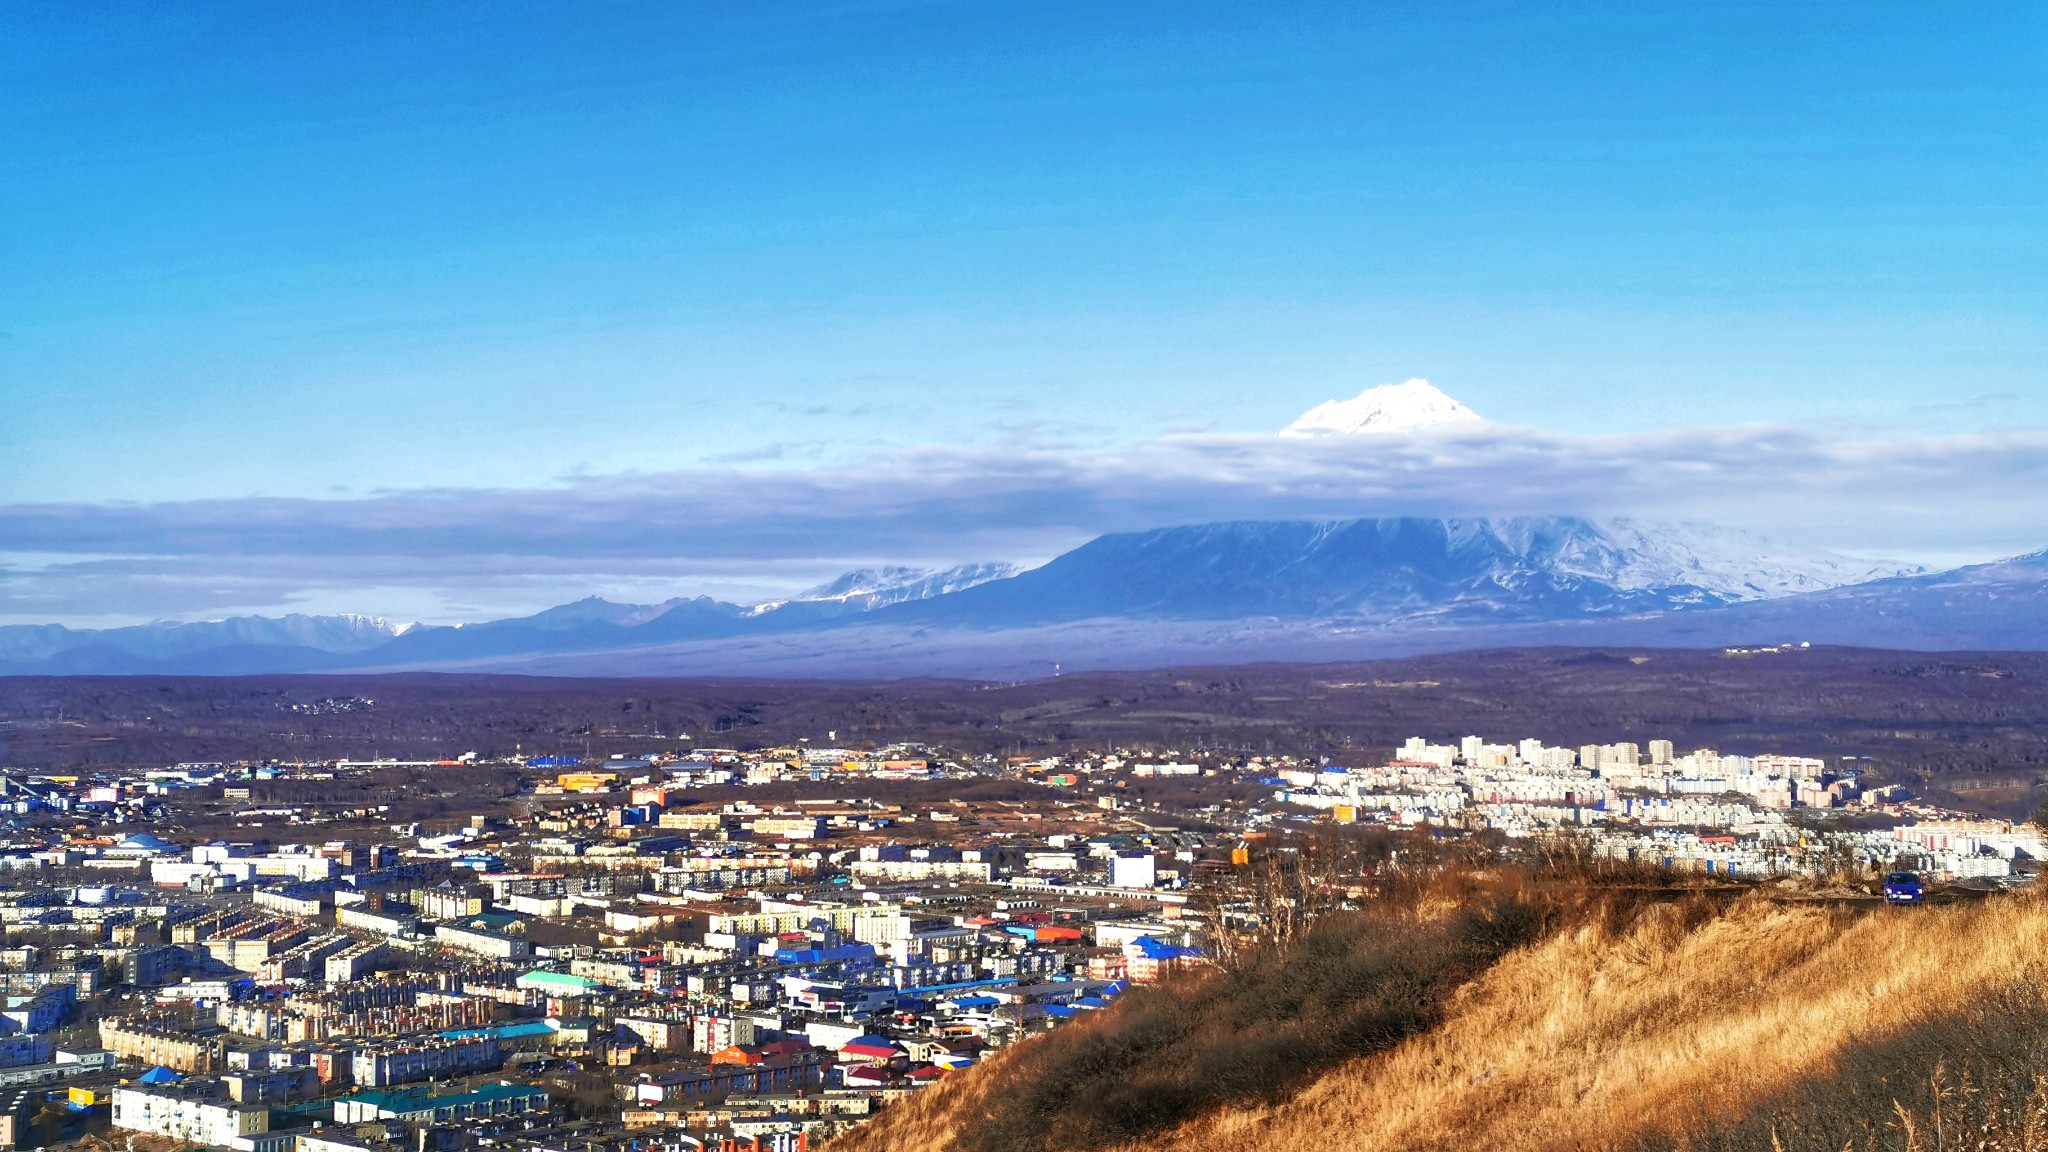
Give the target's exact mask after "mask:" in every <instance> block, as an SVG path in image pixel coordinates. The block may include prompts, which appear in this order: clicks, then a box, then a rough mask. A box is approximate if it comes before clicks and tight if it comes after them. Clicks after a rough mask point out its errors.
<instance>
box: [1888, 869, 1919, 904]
mask: <svg viewBox="0 0 2048 1152" xmlns="http://www.w3.org/2000/svg"><path fill="white" fill-rule="evenodd" d="M1926 895H1927V886H1926V885H1925V884H1922V883H1921V882H1920V877H1918V876H1915V875H1913V874H1912V873H1911V872H1894V873H1892V874H1891V875H1889V876H1886V877H1885V878H1884V898H1885V902H1886V903H1888V904H1918V903H1919V902H1920V901H1921V899H1922V898H1923V897H1925V896H1926Z"/></svg>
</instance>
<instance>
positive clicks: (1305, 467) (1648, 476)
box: [0, 424, 2048, 620]
mask: <svg viewBox="0 0 2048 1152" xmlns="http://www.w3.org/2000/svg"><path fill="white" fill-rule="evenodd" d="M2043 492H2048V432H2044V431H2006V432H1995V433H1982V434H1975V435H1967V436H1938V437H1937V436H1926V437H1919V436H1910V435H1900V434H1876V433H1871V432H1868V431H1864V430H1859V429H1854V428H1826V427H1783V426H1768V427H1766V426H1759V427H1738V428H1713V429H1691V430H1683V431H1676V432H1665V433H1655V434H1641V435H1630V436H1609V437H1575V436H1564V435H1558V434H1554V433H1547V432H1541V431H1537V430H1533V429H1527V428H1514V427H1505V426H1500V425H1492V424H1481V425H1459V426H1447V427H1445V428H1442V429H1431V430H1427V431H1423V432H1418V433H1411V434H1406V435H1385V436H1378V435H1375V436H1356V437H1333V438H1324V439H1315V440H1299V439H1291V440H1282V439H1277V438H1271V437H1244V436H1215V435H1192V436H1173V437H1167V438H1164V439H1160V440H1155V441H1150V442H1146V443H1141V444H1137V445H1132V446H1129V447H1127V448H1124V449H1121V450H1115V451H1109V450H1075V449H1060V448H1053V447H1040V448H1011V449H1003V450H993V449H990V450H966V449H945V448H922V449H916V450H911V451H902V452H894V453H890V454H886V455H881V456H878V457H877V458H875V459H873V460H871V461H867V462H864V463H862V464H860V465H857V466H834V467H825V468H815V469H808V470H805V469H784V468H739V467H732V468H703V469H693V470H687V471H678V472H669V473H661V474H636V475H614V476H603V477H592V478H581V479H576V480H573V481H570V482H565V483H561V484H556V485H551V486H548V487H538V488H531V489H435V490H421V491H409V492H395V493H389V494H385V495H380V496H376V497H372V498H367V499H353V500H306V499H271V498H254V499H246V500H205V501H189V502H180V503H163V504H119V505H102V504H94V505H87V504H15V505H0V541H4V542H5V547H6V548H7V549H8V550H9V551H10V552H11V553H13V554H16V555H18V556H31V555H32V556H34V557H35V562H34V563H33V564H30V563H24V562H20V561H17V562H16V563H15V564H14V565H13V566H11V567H7V568H0V597H4V604H0V616H4V617H5V618H8V619H12V620H23V619H85V618H92V619H106V618H109V617H136V618H142V617H154V616H160V615H177V614H185V613H217V612H221V611H230V610H255V609H273V608H279V607H284V606H301V607H303V606H307V605H308V604H310V603H312V601H310V600H309V594H310V591H311V590H313V589H324V590H326V594H327V595H329V596H332V595H343V596H345V595H346V594H347V593H348V591H349V590H350V589H360V590H362V591H363V593H364V594H365V595H366V596H367V595H368V594H369V593H371V592H372V591H374V592H375V593H376V596H377V597H379V598H381V599H382V600H383V601H387V602H388V601H394V600H395V601H398V602H400V603H403V604H417V603H423V602H425V601H426V600H430V601H431V602H432V603H433V604H437V605H439V606H440V607H439V608H438V609H429V614H435V613H436V612H438V613H439V614H444V615H445V614H454V615H461V614H465V613H467V612H472V611H473V612H475V613H478V614H492V613H496V612H500V611H503V610H505V608H506V607H507V606H509V605H515V604H517V605H524V606H528V607H539V606H541V605H543V604H545V603H548V602H551V601H552V600H553V599H556V598H559V597H560V596H561V595H562V594H563V593H565V592H571V591H575V590H577V589H582V590H586V591H587V590H589V589H591V588H593V587H597V586H609V587H619V586H629V587H635V588H657V587H661V588H667V589H668V590H669V591H671V592H673V593H685V592H693V591H696V590H697V589H698V588H699V587H707V586H709V587H745V586H749V585H754V586H760V587H763V588H766V587H769V586H772V585H778V584H787V583H793V582H796V581H800V580H809V579H813V578H815V577H816V576H818V575H819V574H820V573H825V572H829V571H831V570H833V569H834V568H837V567H843V566H848V565H854V564H864V563H873V562H877V561H894V560H901V561H911V562H921V561H950V560H969V559H1020V558H1021V559H1028V558H1035V557H1044V556H1047V555H1050V554H1052V553H1054V552H1056V551H1059V550H1061V549H1063V548H1065V547H1069V546H1071V545H1073V544H1075V543H1078V542H1080V541H1081V540H1083V539H1086V538H1087V537H1090V536H1093V535H1096V534H1098V533H1102V532H1108V531H1119V530H1129V529H1139V528H1151V527H1158V526H1162V525H1167V524H1176V523H1189V522H1198V521H1208V520H1227V519H1264V518H1336V517H1353V516H1379V515H1509V514H1547V513H1573V514H1585V515H1609V514H1628V515H1637V516H1648V517H1660V518H1681V519H1701V520H1710V521H1714V522H1717V523H1722V524H1727V525H1730V526H1734V527H1741V528H1749V529H1753V530H1756V531H1760V532H1764V533H1766V534H1770V535H1775V536H1779V537H1782V538H1787V539H1791V540H1804V541H1808V542H1811V543H1813V544H1814V545H1816V546H1821V547H1828V548H1835V549H1846V550H1851V551H1863V552H1868V553H1876V554H1892V555H1903V556H1906V557H1908V558H1918V557H1928V556H1936V557H1939V556H1952V555H1958V554H1979V555H1991V554H1997V553H2002V552H2010V551H2018V550H2023V549H2027V548H2035V547H2040V546H2042V545H2044V544H2048V501H2044V500H2042V499H2041V496H2040V494H2041V493H2043ZM669 582H673V584H671V583H669ZM405 589H413V590H417V591H418V592H419V593H420V595H419V596H411V597H409V596H408V595H407V594H405V592H404V591H403V590H405ZM576 594H581V593H580V592H576ZM423 598H424V599H423ZM316 599H317V598H316ZM317 606H321V607H324V606H325V605H324V604H320V605H317ZM353 607H356V608H358V609H360V610H366V611H378V610H383V608H384V605H383V604H381V603H363V604H359V605H353ZM400 610H401V611H402V610H403V609H400Z"/></svg>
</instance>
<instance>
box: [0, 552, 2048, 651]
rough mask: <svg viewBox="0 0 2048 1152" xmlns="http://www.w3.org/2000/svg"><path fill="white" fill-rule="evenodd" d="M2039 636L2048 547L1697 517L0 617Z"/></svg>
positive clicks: (844, 644)
mask: <svg viewBox="0 0 2048 1152" xmlns="http://www.w3.org/2000/svg"><path fill="white" fill-rule="evenodd" d="M1788 640H1790V641H1799V640H1811V641H1813V642H1816V643H1830V644H1856V645H1868V646H1873V647H1890V648H1923V649H1940V648H2048V552H2044V553H2036V554H2034V555H2031V556H2022V557H2017V558H2014V559H2011V560H2006V561H2001V562H1999V563H1996V564H1986V565H1978V566H1974V567H1970V568H1961V569H1956V570H1954V571H1949V572H1937V573H1928V572H1925V571H1923V570H1921V569H1917V568H1912V567H1909V566H1905V565H1899V564H1884V563H1872V562H1869V561H1859V560H1854V559H1850V558H1847V557H1842V556H1834V555H1827V554H1816V553H1799V552H1792V551H1787V550H1785V549H1782V548H1778V547H1775V546H1773V545H1771V544H1769V543H1767V542H1765V541H1762V540H1760V539H1758V538H1756V537H1753V536H1749V535H1747V534H1745V533H1740V532H1732V531H1728V530H1725V529H1718V528H1712V527H1704V526H1699V525H1662V524H1646V523H1640V522H1634V521H1627V520H1612V521H1604V522H1595V521H1591V520H1586V519H1579V518H1573V517H1526V518H1511V519H1468V520H1436V519H1413V518H1406V519H1378V520H1345V521H1326V522H1305V521H1249V522H1231V523H1218V524H1197V525H1188V526H1182V527H1175V528H1164V529H1159V530H1156V531H1150V532H1135V533H1121V534H1116V535H1109V536H1103V537H1100V538H1098V539H1095V540H1093V541H1090V542H1089V543H1087V544H1084V545H1082V546H1081V547H1079V548H1076V549H1074V550H1073V551H1071V552H1068V553H1066V554H1064V555H1061V556H1059V557H1057V558H1056V559H1054V560H1052V561H1050V562H1049V563H1046V564H1044V565H1042V566H1040V567H1037V568H1033V569H1030V570H1026V571H1019V570H1017V569H1016V568H1015V567H1013V566H1010V565H1005V564H972V565H963V566H961V567H958V568H951V569H945V570H937V571H934V570H926V569H914V568H876V569H866V570H862V571H857V572H849V573H847V574H846V575H844V576H841V577H839V578H838V579H836V580H833V581H831V582H829V583H826V584H823V585H820V586H818V587H816V588H813V589H809V590H807V591H805V592H803V593H801V594H799V595H797V596H795V597H792V598H790V599H788V600H786V601H776V602H771V603H767V604H757V605H741V604H732V603H726V602H723V601H718V600H713V599H710V598H707V597H696V598H678V599H674V600H669V601H665V602H663V603H660V604H646V605H642V604H615V603H611V602H608V601H605V600H600V599H595V598H592V599H588V600H581V601H577V602H576V603H573V604H565V605H562V606H560V607H556V608H551V609H548V610H547V611H544V612H540V613H537V614H535V615H532V616H525V617H520V618H516V619H508V620H496V621H491V622H488V623H481V624H469V625H462V626H457V627H435V626H414V627H403V626H399V625H394V624H392V623H390V622H387V621H384V620H380V619H375V618H369V617H356V616H346V617H309V616H287V617H284V618H282V619H268V618H261V617H245V618H238V619H233V620H222V621H212V622H207V623H194V624H151V625H146V626H142V627H135V628H117V629H108V630H103V631H92V630H73V629H67V628H62V627H58V626H55V625H30V626H12V627H4V628H0V673H7V674H129V673H198V674H233V673H257V672H316V671H318V672H337V671H392V670H402V669H423V670H430V669H448V670H454V669H461V670H499V671H518V672H528V671H530V672H555V673H562V672H568V673H580V674H592V675H625V674H676V675H681V674H693V673H694V674H713V673H716V674H735V673H737V674H774V675H804V674H819V675H863V676H873V675H916V674H927V673H945V674H955V675H974V676H1000V677H1014V676H1018V675H1033V674H1042V673H1044V672H1047V671H1051V670H1052V668H1053V667H1054V666H1056V665H1057V666H1063V667H1116V666H1144V665H1150V666H1158V665H1163V664H1173V663H1183V662H1197V661H1202V662H1214V661H1217V660H1260V659H1304V658H1315V659H1334V658H1340V657H1344V656H1369V655H1390V654H1397V653H1410V652H1420V651H1447V650H1456V649H1464V648H1478V647H1494V646H1503V645H1508V644H1532V643H1573V644H1590V643H1637V644H1666V645H1684V646H1699V645H1716V646H1718V645H1731V644H1762V643H1778V642H1781V641H1788Z"/></svg>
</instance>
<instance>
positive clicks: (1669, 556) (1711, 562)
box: [1601, 518, 1927, 600]
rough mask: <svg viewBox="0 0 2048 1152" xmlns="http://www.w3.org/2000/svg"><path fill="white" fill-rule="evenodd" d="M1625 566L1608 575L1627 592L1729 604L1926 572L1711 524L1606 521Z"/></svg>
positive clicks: (1892, 561) (1923, 569)
mask: <svg viewBox="0 0 2048 1152" xmlns="http://www.w3.org/2000/svg"><path fill="white" fill-rule="evenodd" d="M1601 527H1602V529H1603V531H1604V532H1605V534H1606V535H1607V537H1608V538H1609V539H1611V540H1613V541H1614V542H1615V544H1616V545H1617V546H1619V547H1620V548H1621V549H1622V551H1623V554H1624V555H1625V556H1626V561H1625V562H1624V563H1623V564H1622V565H1621V566H1620V567H1618V568H1616V569H1615V570H1613V571H1612V572H1611V573H1610V574H1609V575H1610V578H1612V579H1613V580H1614V581H1615V583H1616V585H1617V586H1619V587H1623V588H1651V587H1658V586H1661V585H1670V584H1695V585H1698V586H1699V587H1702V588H1706V589H1709V590H1712V591H1714V592H1717V593H1720V594H1721V595H1724V596H1727V597H1728V598H1730V599H1731V600H1768V599H1772V598H1775V597H1778V596H1796V595H1798V594H1800V593H1802V592H1819V591H1821V590H1823V589H1827V588H1839V587H1842V586H1843V585H1846V584H1862V583H1865V582H1866V581H1870V580H1885V579H1889V578H1891V577H1894V576H1916V575H1919V574H1921V573H1924V572H1926V571H1927V569H1926V568H1925V567H1924V566H1922V565H1918V564H1902V563H1900V562H1898V561H1895V560H1868V559H1858V558H1856V557H1853V556H1842V555H1839V554H1837V553H1833V552H1826V551H1820V550H1812V551H1800V550H1796V549H1791V548H1787V547H1784V546H1783V545H1781V544H1778V543H1776V542H1775V541H1771V540H1766V539H1764V538H1763V537H1761V536H1757V535H1754V534H1752V533H1749V532H1743V531H1740V530H1737V529H1733V528H1723V527H1720V526H1718V525H1713V524H1698V523H1679V524H1660V523H1654V522H1649V521H1638V520H1630V519H1626V518H1620V519H1613V520H1607V521H1604V522H1603V523H1602V525H1601Z"/></svg>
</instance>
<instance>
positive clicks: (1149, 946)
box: [1131, 936, 1186, 960]
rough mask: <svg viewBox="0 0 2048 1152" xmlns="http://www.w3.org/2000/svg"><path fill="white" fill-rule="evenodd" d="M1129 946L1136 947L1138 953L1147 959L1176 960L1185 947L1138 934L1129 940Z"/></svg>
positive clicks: (1184, 951)
mask: <svg viewBox="0 0 2048 1152" xmlns="http://www.w3.org/2000/svg"><path fill="white" fill-rule="evenodd" d="M1131 947H1133V948H1136V949H1137V950H1138V955H1140V956H1143V957H1144V958H1145V959H1147V960H1178V959H1180V958H1181V957H1182V956H1183V955H1185V954H1186V950H1185V949H1182V948H1178V947H1175V946H1174V945H1172V944H1162V943H1160V942H1159V941H1157V940H1154V939H1153V938H1152V937H1150V936H1140V937H1138V938H1137V939H1136V940H1133V941H1131Z"/></svg>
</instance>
